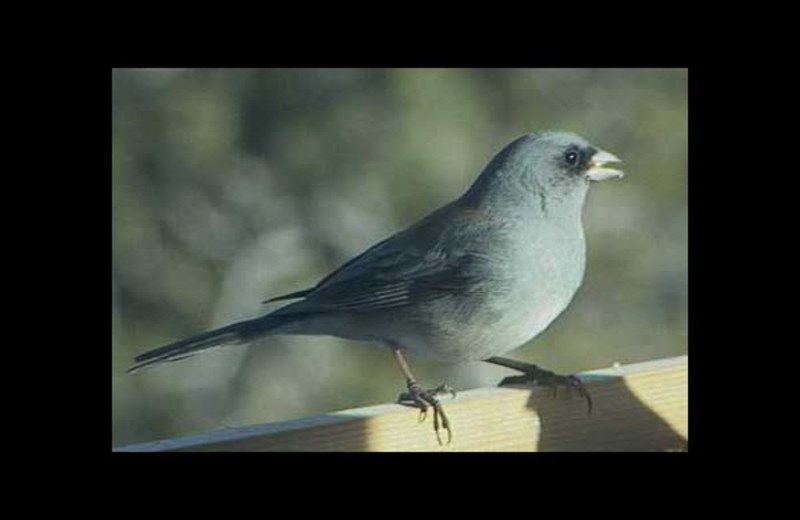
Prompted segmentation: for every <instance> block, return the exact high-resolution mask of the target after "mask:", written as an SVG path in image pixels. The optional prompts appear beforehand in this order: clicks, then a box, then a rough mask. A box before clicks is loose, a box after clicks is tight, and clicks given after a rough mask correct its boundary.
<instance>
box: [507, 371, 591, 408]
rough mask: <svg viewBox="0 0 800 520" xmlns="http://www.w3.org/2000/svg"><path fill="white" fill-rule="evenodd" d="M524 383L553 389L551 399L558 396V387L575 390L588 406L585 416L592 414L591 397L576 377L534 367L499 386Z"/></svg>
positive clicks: (508, 378) (509, 378) (511, 377)
mask: <svg viewBox="0 0 800 520" xmlns="http://www.w3.org/2000/svg"><path fill="white" fill-rule="evenodd" d="M526 383H533V384H535V385H537V386H549V387H550V388H552V389H553V397H556V396H557V395H558V387H559V386H565V387H567V390H568V391H569V390H571V389H573V388H574V389H575V390H577V392H578V395H580V396H581V397H583V398H584V399H586V404H587V406H588V410H587V415H591V413H592V396H591V395H589V391H588V390H586V387H585V386H584V385H583V381H581V380H580V379H579V378H578V377H577V376H574V375H568V376H562V375H559V374H555V373H553V372H550V371H549V370H542V369H540V368H538V367H535V366H534V368H532V369H531V370H526V371H525V374H524V375H521V376H509V377H506V378H505V379H503V380H502V381H500V385H499V386H507V385H519V384H526Z"/></svg>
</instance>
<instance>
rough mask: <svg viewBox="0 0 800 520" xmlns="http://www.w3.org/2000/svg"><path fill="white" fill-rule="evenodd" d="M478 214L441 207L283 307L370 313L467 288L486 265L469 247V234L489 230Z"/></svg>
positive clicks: (289, 310) (479, 253)
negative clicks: (295, 301)
mask: <svg viewBox="0 0 800 520" xmlns="http://www.w3.org/2000/svg"><path fill="white" fill-rule="evenodd" d="M481 217H482V215H480V214H477V212H475V211H474V210H468V209H461V208H458V207H456V206H455V205H452V204H451V205H449V206H445V207H444V208H442V209H440V210H439V211H437V212H435V213H434V214H432V215H430V216H429V217H427V218H426V219H423V220H422V221H420V222H419V223H418V224H416V225H414V226H412V227H411V228H408V229H406V230H405V231H402V232H400V233H398V234H396V235H394V236H392V237H390V238H388V239H386V240H384V241H383V242H380V243H378V244H376V245H375V246H373V247H372V248H370V249H368V250H367V251H365V252H364V253H362V254H361V255H359V256H357V257H356V258H354V259H352V260H351V261H349V262H347V263H346V264H345V265H343V266H342V267H340V268H339V269H337V270H336V271H334V272H333V273H331V274H330V275H328V276H327V277H325V278H324V279H323V280H322V281H321V282H320V283H319V284H317V285H316V286H315V287H314V288H313V289H310V290H307V291H300V293H303V296H304V297H305V299H304V300H303V301H300V302H297V303H295V304H292V305H290V306H289V307H286V308H284V309H285V312H287V313H292V314H294V313H318V312H370V311H376V310H382V309H387V308H393V307H400V306H404V305H408V304H409V303H411V302H419V301H422V300H425V299H431V298H438V297H441V296H443V295H447V294H454V293H457V292H459V291H464V290H469V288H470V287H471V286H474V284H475V283H477V281H478V280H480V278H481V269H482V267H483V266H484V265H485V263H484V262H483V261H482V259H483V258H484V256H485V252H484V251H476V250H474V249H471V247H470V246H471V245H472V242H471V241H470V238H471V237H474V236H477V235H478V234H481V233H485V232H487V231H489V229H488V228H489V227H490V226H489V222H488V221H487V220H486V219H481ZM479 243H485V242H482V241H481V242H479ZM293 294H298V293H293ZM284 309H280V310H279V311H278V312H281V311H283V310H284Z"/></svg>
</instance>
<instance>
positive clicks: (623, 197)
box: [112, 69, 688, 445]
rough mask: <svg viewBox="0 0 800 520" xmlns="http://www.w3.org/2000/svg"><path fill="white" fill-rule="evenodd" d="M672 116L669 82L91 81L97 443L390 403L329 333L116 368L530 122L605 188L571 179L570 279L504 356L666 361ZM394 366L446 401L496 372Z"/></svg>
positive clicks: (681, 316) (601, 75) (419, 208)
mask: <svg viewBox="0 0 800 520" xmlns="http://www.w3.org/2000/svg"><path fill="white" fill-rule="evenodd" d="M687 118H688V106H687V71H686V70H682V69H668V70H647V69H634V70H613V69H605V70H583V69H555V70H525V69H503V70H492V69H479V70H464V69H444V70H437V69H421V70H414V69H394V70H378V69H346V70H342V69H322V70H316V69H289V70H213V69H204V70H173V69H159V70H148V69H139V70H114V71H112V175H113V183H112V352H113V355H112V381H113V425H112V444H114V445H119V444H126V443H131V442H140V441H146V440H152V439H156V438H164V437H171V436H176V435H185V434H190V433H197V432H200V431H205V430H210V429H216V428H220V427H224V426H226V425H238V424H250V423H257V422H267V421H278V420H286V419H290V418H295V417H300V416H304V415H308V414H315V413H324V412H328V411H333V410H337V409H344V408H351V407H357V406H364V405H369V404H374V403H380V402H385V401H392V400H394V399H395V398H396V396H397V394H398V393H399V392H400V391H401V390H403V389H404V381H403V379H402V377H401V374H400V372H399V370H398V369H397V367H396V366H395V364H394V360H393V359H392V356H390V355H388V353H387V352H383V351H381V350H380V349H376V348H372V347H369V346H364V345H361V344H357V343H351V342H347V341H344V340H337V339H335V338H325V337H320V338H317V337H281V336H276V337H273V338H270V339H269V340H267V341H264V342H261V343H258V344H255V345H252V346H250V347H232V348H228V349H220V350H217V351H213V352H209V353H208V354H205V355H202V356H198V357H194V358H192V359H191V360H186V361H182V362H179V363H174V364H167V365H163V366H160V367H157V368H155V369H153V370H149V371H144V372H140V373H136V374H133V375H128V374H125V369H126V368H127V367H128V366H130V364H131V362H132V358H133V356H134V355H136V354H137V353H140V352H142V351H144V350H147V349H149V348H152V347H156V346H159V345H161V344H164V343H167V342H170V341H174V340H177V339H180V338H182V337H185V336H189V335H192V334H196V333H199V332H201V331H204V330H206V329H208V328H210V327H213V326H219V325H223V324H225V323H229V322H231V321H236V320H239V319H244V318H249V317H253V316H256V315H259V314H262V313H264V312H266V311H268V310H271V309H273V308H275V307H276V306H277V305H275V304H271V305H268V306H265V305H262V304H261V303H260V302H261V301H262V300H263V299H265V298H267V297H269V296H271V295H276V294H280V293H282V292H290V291H293V290H297V289H300V288H305V287H308V286H311V285H313V284H314V283H316V282H317V281H318V280H319V279H320V278H321V277H322V276H323V275H325V274H326V273H327V272H328V271H329V270H331V269H333V268H335V267H337V266H338V265H340V264H341V263H343V262H344V261H346V260H348V259H349V258H350V257H352V256H353V255H355V254H357V253H359V252H360V251H361V250H363V249H364V248H366V247H367V246H369V245H371V244H372V243H374V242H375V241H378V240H380V239H382V238H384V237H385V236H387V235H389V234H391V233H393V232H395V231H397V230H399V229H401V228H403V227H405V226H406V225H408V224H410V223H411V222H413V221H414V220H415V219H417V218H420V217H422V216H424V215H425V214H427V213H428V212H430V211H432V210H433V209H435V208H437V207H438V206H440V205H442V204H444V203H446V202H448V201H449V200H451V199H453V198H455V197H457V196H458V195H460V194H461V192H462V191H463V190H465V189H466V188H467V187H468V186H469V184H470V183H471V181H472V180H473V179H474V178H475V177H476V176H477V175H478V173H479V172H480V171H481V169H482V168H483V166H484V165H485V164H486V163H487V162H488V161H489V159H490V158H491V157H492V155H493V154H494V153H496V152H497V151H498V150H500V149H501V148H502V147H503V146H504V145H505V144H506V143H508V142H510V141H511V140H512V139H514V138H515V137H517V136H519V135H521V134H523V133H527V132H530V131H534V130H542V129H561V130H569V131H573V132H576V133H578V134H581V135H583V136H584V137H586V138H587V139H588V140H590V141H591V142H593V143H594V144H596V145H597V146H600V147H602V148H605V149H607V150H609V151H612V152H613V153H615V154H617V155H619V156H620V157H621V158H622V159H623V160H624V169H625V171H626V173H627V176H626V177H625V179H623V180H621V181H609V182H606V183H602V184H598V185H595V186H593V189H592V191H591V193H590V195H589V200H588V203H587V206H586V209H585V212H584V223H585V228H586V235H587V240H588V255H589V258H588V264H587V274H586V279H585V282H584V285H583V287H582V288H581V290H580V291H579V293H578V295H577V296H576V298H575V299H574V300H573V303H572V305H571V306H570V307H569V309H568V310H567V312H565V313H564V314H563V315H562V316H561V317H560V318H559V319H558V320H557V321H556V322H555V323H554V324H553V325H552V326H551V327H550V328H549V329H548V330H547V331H545V333H543V334H542V335H541V336H539V337H538V338H536V339H535V340H533V341H532V342H531V344H530V345H528V346H526V347H524V348H522V349H519V350H517V351H515V352H514V353H513V354H512V356H513V357H517V358H520V359H526V360H530V361H534V362H536V363H537V364H541V365H543V366H545V367H547V368H550V369H552V370H556V371H560V372H567V373H569V372H575V371H580V370H585V369H592V368H599V367H604V366H609V365H611V364H612V363H613V362H616V361H618V362H622V363H630V362H636V361H642V360H647V359H655V358H660V357H668V356H674V355H679V354H684V353H686V352H687V233H688V229H687V228H688V225H687V218H688V213H687V212H688V210H687V168H688V166H687V147H688V136H687V133H688V127H687ZM412 365H413V366H414V368H415V370H416V372H417V375H418V377H419V378H420V379H421V380H422V382H423V384H427V385H431V386H433V385H437V384H439V383H441V382H443V381H447V382H449V383H451V384H452V385H453V386H455V387H456V388H459V389H466V388H470V387H475V386H481V385H489V384H495V383H496V382H497V381H499V380H500V379H501V378H502V377H503V376H505V375H508V372H507V371H505V370H504V369H502V368H500V367H495V366H489V365H488V364H483V363H474V364H467V365H454V366H449V365H442V364H439V363H437V362H434V361H428V360H425V359H412ZM483 365H486V366H483Z"/></svg>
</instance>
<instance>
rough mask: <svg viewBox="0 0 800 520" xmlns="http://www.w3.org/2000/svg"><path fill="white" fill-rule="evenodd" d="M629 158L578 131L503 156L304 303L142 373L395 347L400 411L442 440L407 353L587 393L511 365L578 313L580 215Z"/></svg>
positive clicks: (192, 345)
mask: <svg viewBox="0 0 800 520" xmlns="http://www.w3.org/2000/svg"><path fill="white" fill-rule="evenodd" d="M615 162H620V160H619V159H618V158H617V157H615V156H614V155H612V154H610V153H608V152H605V151H603V150H599V149H597V148H595V147H594V146H592V145H591V144H589V143H588V142H587V141H586V140H585V139H583V138H581V137H580V136H578V135H575V134H572V133H565V132H537V133H532V134H528V135H524V136H522V137H519V138H517V139H516V140H514V141H513V142H511V143H510V144H509V145H507V146H506V147H505V148H503V150H501V151H500V152H499V153H498V154H497V155H496V156H495V157H494V158H493V159H492V160H491V162H490V163H489V164H488V165H487V166H486V167H485V168H484V170H483V172H482V173H481V174H480V176H479V177H478V178H477V180H476V181H475V182H474V183H473V184H472V186H471V187H470V188H469V189H468V190H467V191H466V193H464V194H463V195H462V196H461V197H459V198H458V199H456V200H455V201H453V202H451V203H449V204H447V205H445V206H443V207H441V208H439V209H438V210H436V211H434V212H433V213H431V214H430V215H428V216H427V217H425V218H423V219H422V220H420V221H418V222H416V223H415V224H413V225H411V226H410V227H408V228H406V229H405V230H403V231H400V232H399V233H397V234H395V235H392V236H391V237H389V238H387V239H385V240H383V241H382V242H379V243H377V244H375V245H374V246H372V247H371V248H369V249H367V250H366V251H365V252H363V253H362V254H360V255H359V256H357V257H355V258H353V259H352V260H350V261H349V262H347V263H345V264H344V265H342V266H341V267H339V268H338V269H337V270H335V271H334V272H332V273H331V274H329V275H328V276H326V277H325V278H323V279H322V280H321V281H320V282H319V283H317V284H316V285H315V286H314V287H311V288H310V289H304V290H302V291H297V292H293V293H291V294H286V295H282V296H277V297H275V298H271V299H270V300H266V301H267V302H271V301H278V300H290V299H296V300H298V301H296V302H294V303H290V304H288V305H286V306H284V307H281V308H279V309H277V310H275V311H274V312H271V313H269V314H267V315H265V316H261V317H259V318H255V319H251V320H246V321H241V322H238V323H234V324H232V325H228V326H226V327H222V328H219V329H215V330H212V331H209V332H205V333H203V334H199V335H197V336H193V337H191V338H188V339H184V340H182V341H178V342H176V343H172V344H169V345H166V346H163V347H160V348H157V349H154V350H151V351H149V352H145V353H143V354H141V355H139V356H137V357H136V358H135V361H136V362H138V364H137V365H136V366H134V367H132V368H131V369H130V370H129V371H133V370H137V369H140V368H143V367H147V366H150V365H153V364H156V363H161V362H164V361H175V360H178V359H183V358H186V357H189V356H191V355H194V354H196V353H198V352H199V351H202V350H206V349H209V348H212V347H219V346H223V345H232V344H240V343H247V342H251V341H253V340H255V339H257V338H261V337H263V336H267V335H272V334H304V335H306V334H310V335H328V336H337V337H340V338H347V339H352V340H356V341H365V342H370V343H373V344H376V345H380V346H382V347H384V348H388V349H390V350H391V351H392V352H393V353H394V355H395V357H396V358H397V361H398V363H399V365H400V368H401V370H402V372H403V375H404V376H405V378H406V386H407V392H405V393H403V394H401V395H400V398H399V401H400V402H402V403H405V404H409V405H414V406H417V407H419V408H420V410H421V412H420V413H421V414H422V417H423V418H424V417H425V414H426V413H427V410H428V408H429V407H431V408H433V410H434V421H433V422H434V425H433V426H434V430H435V432H436V436H437V439H439V442H440V443H441V439H440V436H439V428H440V422H441V427H442V428H443V429H444V430H446V431H447V433H448V442H449V440H450V435H451V430H450V424H449V421H448V419H447V416H446V415H445V413H444V410H443V408H442V406H441V403H440V402H439V399H438V398H437V395H439V394H442V393H448V392H449V393H454V392H453V390H452V389H451V388H450V387H449V386H447V385H441V386H439V387H438V388H435V389H433V390H425V389H423V388H422V386H421V385H420V384H419V383H418V382H417V380H416V379H415V377H414V376H413V374H412V372H411V369H410V368H409V366H408V363H407V361H406V359H405V355H404V352H405V351H406V350H408V351H411V352H415V353H419V354H422V355H425V356H428V357H431V358H435V359H438V360H441V361H445V362H464V361H486V362H489V363H493V364H497V365H501V366H505V367H508V368H511V369H514V370H517V371H520V372H522V373H523V375H520V376H512V377H507V378H506V379H504V380H503V381H502V382H501V383H500V384H501V385H503V384H517V383H525V382H534V383H536V384H545V385H552V386H553V388H554V390H555V388H556V387H557V386H559V385H564V386H568V387H572V388H576V389H577V390H578V391H579V392H580V393H581V395H583V396H584V397H585V398H586V399H587V401H588V405H589V410H590V411H591V399H590V397H589V395H588V393H586V391H585V389H584V388H583V386H582V384H581V383H580V381H579V380H578V379H577V378H576V377H574V376H561V375H557V374H554V373H553V372H550V371H547V370H543V369H541V368H539V367H538V366H536V365H532V364H527V363H522V362H519V361H515V360H512V359H506V358H502V357H498V356H499V355H500V354H504V353H506V352H509V351H511V350H514V349H516V348H517V347H519V346H521V345H523V344H525V343H526V342H528V341H530V340H531V339H533V338H534V337H535V336H536V335H538V334H539V333H540V332H542V331H543V330H544V329H545V328H546V327H547V326H548V325H549V324H550V323H552V322H553V320H555V318H556V317H557V316H558V315H559V314H561V312H562V311H563V310H564V309H565V308H566V307H567V305H568V304H569V302H570V300H572V297H573V296H574V295H575V292H576V291H577V290H578V287H580V285H581V282H582V280H583V275H584V268H585V263H586V244H585V241H584V234H583V226H582V223H581V212H582V208H583V204H584V201H585V200H586V194H587V192H588V190H589V183H590V181H600V180H604V179H609V178H614V177H622V175H623V174H622V172H621V171H619V170H615V169H611V168H606V167H605V165H606V164H608V163H615Z"/></svg>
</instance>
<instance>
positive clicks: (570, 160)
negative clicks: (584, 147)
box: [564, 150, 580, 166]
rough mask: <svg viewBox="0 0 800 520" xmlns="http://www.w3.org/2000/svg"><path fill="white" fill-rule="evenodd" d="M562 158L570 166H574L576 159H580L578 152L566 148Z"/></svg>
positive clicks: (576, 162)
mask: <svg viewBox="0 0 800 520" xmlns="http://www.w3.org/2000/svg"><path fill="white" fill-rule="evenodd" d="M564 159H565V160H566V161H567V164H569V165H570V166H575V165H576V164H578V161H579V160H580V155H578V152H576V151H575V150H567V151H566V152H564Z"/></svg>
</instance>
